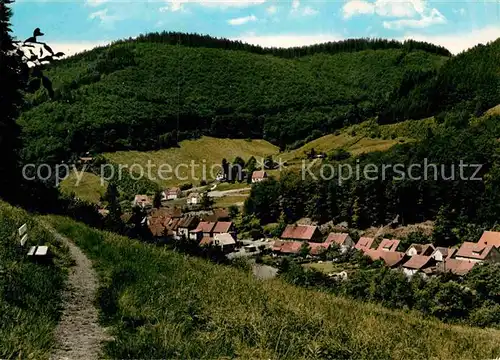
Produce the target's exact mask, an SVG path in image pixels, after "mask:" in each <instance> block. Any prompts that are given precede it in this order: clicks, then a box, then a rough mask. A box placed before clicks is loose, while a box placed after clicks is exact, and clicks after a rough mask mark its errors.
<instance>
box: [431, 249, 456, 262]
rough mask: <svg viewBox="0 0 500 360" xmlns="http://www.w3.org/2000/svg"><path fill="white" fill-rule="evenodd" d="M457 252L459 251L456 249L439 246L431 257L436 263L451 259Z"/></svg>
mask: <svg viewBox="0 0 500 360" xmlns="http://www.w3.org/2000/svg"><path fill="white" fill-rule="evenodd" d="M456 251H457V249H456V248H446V247H440V246H438V247H436V249H435V250H434V252H433V253H432V254H431V256H432V258H433V259H434V260H436V261H444V260H446V259H447V258H451V257H452V256H453V255H454V254H455V252H456Z"/></svg>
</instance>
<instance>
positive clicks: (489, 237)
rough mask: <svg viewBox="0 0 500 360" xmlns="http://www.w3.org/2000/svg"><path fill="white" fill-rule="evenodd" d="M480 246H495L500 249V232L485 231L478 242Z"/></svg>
mask: <svg viewBox="0 0 500 360" xmlns="http://www.w3.org/2000/svg"><path fill="white" fill-rule="evenodd" d="M477 243H478V244H479V245H485V246H487V245H493V246H494V247H496V248H499V247H500V232H498V231H485V232H483V235H482V236H481V238H480V239H479V241H478V242H477Z"/></svg>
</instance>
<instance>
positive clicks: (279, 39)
mask: <svg viewBox="0 0 500 360" xmlns="http://www.w3.org/2000/svg"><path fill="white" fill-rule="evenodd" d="M342 39H343V37H342V36H340V35H337V34H312V35H295V34H287V35H255V34H245V35H241V36H240V37H237V38H233V40H239V41H242V42H246V43H249V44H254V45H260V46H263V47H284V48H288V47H294V46H305V45H313V44H321V43H325V42H330V41H339V40H342Z"/></svg>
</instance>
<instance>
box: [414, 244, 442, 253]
mask: <svg viewBox="0 0 500 360" xmlns="http://www.w3.org/2000/svg"><path fill="white" fill-rule="evenodd" d="M411 248H415V250H417V255H423V254H427V253H429V255H431V254H432V252H434V245H432V244H425V245H423V244H411V245H410V246H409V247H408V250H410V249H411ZM430 249H432V251H430ZM445 249H446V248H445ZM408 250H406V252H408Z"/></svg>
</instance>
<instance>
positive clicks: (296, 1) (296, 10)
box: [290, 0, 319, 16]
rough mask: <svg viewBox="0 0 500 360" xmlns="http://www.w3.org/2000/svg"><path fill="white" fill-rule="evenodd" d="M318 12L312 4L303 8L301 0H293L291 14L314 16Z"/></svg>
mask: <svg viewBox="0 0 500 360" xmlns="http://www.w3.org/2000/svg"><path fill="white" fill-rule="evenodd" d="M318 13H319V11H318V10H316V9H313V8H312V7H310V6H306V7H304V8H302V7H301V6H300V0H292V9H291V10H290V14H292V15H299V16H313V15H317V14H318Z"/></svg>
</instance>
